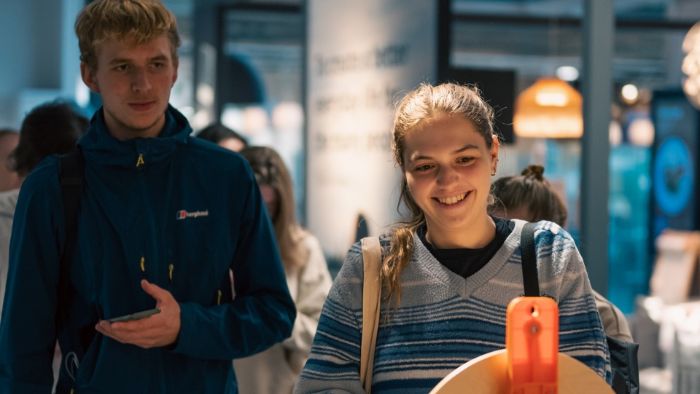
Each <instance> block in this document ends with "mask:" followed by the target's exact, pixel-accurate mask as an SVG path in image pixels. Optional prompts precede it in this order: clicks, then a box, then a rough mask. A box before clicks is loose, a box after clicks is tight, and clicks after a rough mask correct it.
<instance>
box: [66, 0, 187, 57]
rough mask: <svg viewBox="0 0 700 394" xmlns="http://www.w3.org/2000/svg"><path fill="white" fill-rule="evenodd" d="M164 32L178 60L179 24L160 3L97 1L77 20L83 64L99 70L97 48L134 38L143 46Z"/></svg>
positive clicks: (114, 0)
mask: <svg viewBox="0 0 700 394" xmlns="http://www.w3.org/2000/svg"><path fill="white" fill-rule="evenodd" d="M164 33H165V34H167V35H168V39H169V40H170V45H171V50H172V56H173V60H175V59H177V48H178V47H179V46H180V35H179V34H178V31H177V22H176V20H175V16H174V15H173V14H172V13H171V12H170V11H169V10H168V9H167V8H165V6H164V5H163V4H162V3H161V2H160V1H159V0H96V1H93V2H92V3H90V4H88V5H87V6H85V8H83V10H82V11H81V12H80V14H79V15H78V18H77V19H76V21H75V34H76V35H77V36H78V45H79V47H80V61H81V62H83V63H85V64H87V65H88V67H90V68H91V69H96V68H97V46H98V45H99V44H100V43H101V42H103V41H105V40H108V39H117V40H123V39H131V40H134V42H135V43H136V44H142V43H145V42H148V41H150V40H152V39H154V38H156V37H158V36H160V35H161V34H164Z"/></svg>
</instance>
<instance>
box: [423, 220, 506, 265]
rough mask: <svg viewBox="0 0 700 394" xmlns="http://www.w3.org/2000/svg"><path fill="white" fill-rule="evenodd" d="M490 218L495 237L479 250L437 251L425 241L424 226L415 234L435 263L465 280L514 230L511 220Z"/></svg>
mask: <svg viewBox="0 0 700 394" xmlns="http://www.w3.org/2000/svg"><path fill="white" fill-rule="evenodd" d="M492 218H493V221H494V223H495V224H496V236H495V237H494V238H493V240H492V241H491V242H489V244H488V245H486V246H484V247H483V248H479V249H466V248H459V249H438V248H436V247H434V246H433V245H432V244H431V243H430V242H428V240H426V239H425V233H426V227H425V225H423V226H421V227H419V228H418V231H417V233H418V236H419V237H420V240H421V241H422V242H423V244H424V245H425V246H426V247H427V248H428V250H429V251H430V253H431V254H432V255H433V257H435V258H436V259H437V261H439V262H440V263H441V264H442V265H444V266H445V267H447V268H449V270H450V271H452V272H454V273H455V274H457V275H460V276H462V277H463V278H467V277H469V276H471V275H474V274H475V273H477V272H478V271H479V270H480V269H481V268H483V267H484V266H485V265H486V263H488V262H489V260H491V257H493V255H495V254H496V252H497V251H498V249H499V248H500V247H501V246H502V245H503V243H504V242H505V241H506V238H508V236H509V235H510V233H511V232H513V229H514V228H515V222H513V221H512V220H508V219H502V218H497V217H492Z"/></svg>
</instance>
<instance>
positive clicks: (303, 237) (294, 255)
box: [234, 147, 331, 394]
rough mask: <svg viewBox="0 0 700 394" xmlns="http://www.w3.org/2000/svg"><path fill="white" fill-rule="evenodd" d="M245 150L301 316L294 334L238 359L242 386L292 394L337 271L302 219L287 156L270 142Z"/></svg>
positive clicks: (243, 390)
mask: <svg viewBox="0 0 700 394" xmlns="http://www.w3.org/2000/svg"><path fill="white" fill-rule="evenodd" d="M241 154H242V155H243V157H245V158H246V159H248V162H249V163H250V166H251V167H252V169H253V173H255V178H256V179H257V181H258V186H259V187H260V194H262V197H263V200H265V205H266V206H267V211H268V213H269V215H270V219H272V224H273V225H274V227H275V235H276V238H277V244H278V245H279V248H280V252H281V254H282V262H283V263H284V270H285V274H286V277H287V285H288V286H289V292H290V294H291V295H292V299H293V300H294V303H295V304H296V308H297V318H296V321H295V322H294V328H293V329H292V335H291V336H290V337H289V338H288V339H286V340H285V341H284V342H282V343H280V344H277V345H274V346H272V347H271V348H270V349H268V350H266V351H264V352H262V353H258V354H256V355H254V356H251V357H247V358H243V359H238V360H235V361H234V367H235V369H236V379H237V380H238V390H239V392H241V393H256V394H289V393H291V392H292V388H293V387H294V383H295V382H296V380H297V379H298V377H299V373H300V372H301V368H302V367H303V366H304V362H305V361H306V358H307V357H308V355H309V350H310V349H311V341H312V340H313V337H314V334H315V333H316V325H317V324H318V318H319V315H320V314H321V308H322V307H323V302H324V300H325V299H326V295H327V294H328V290H329V289H330V288H331V276H330V273H329V272H328V266H327V264H326V260H325V258H324V257H323V251H322V250H321V246H320V245H319V243H318V240H316V237H314V236H313V235H311V234H310V233H309V232H307V231H305V230H304V229H302V228H301V226H300V225H299V223H297V221H296V218H295V215H294V210H295V204H294V192H293V190H292V180H291V176H290V175H289V171H288V170H287V167H286V166H285V164H284V161H283V160H282V158H281V157H280V156H279V154H278V153H277V152H276V151H274V150H273V149H271V148H267V147H248V148H245V149H243V150H242V151H241ZM234 280H235V278H234Z"/></svg>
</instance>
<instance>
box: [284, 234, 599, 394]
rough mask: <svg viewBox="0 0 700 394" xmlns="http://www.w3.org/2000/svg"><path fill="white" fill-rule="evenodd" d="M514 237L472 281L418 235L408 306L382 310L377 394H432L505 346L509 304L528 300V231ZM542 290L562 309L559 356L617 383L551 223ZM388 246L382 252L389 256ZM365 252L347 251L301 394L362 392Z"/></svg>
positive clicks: (576, 259) (578, 273)
mask: <svg viewBox="0 0 700 394" xmlns="http://www.w3.org/2000/svg"><path fill="white" fill-rule="evenodd" d="M515 223H516V225H515V228H514V230H513V232H512V233H511V234H510V235H509V236H508V238H507V239H506V241H505V242H504V244H503V245H502V246H501V248H500V249H499V250H498V251H497V252H496V254H495V255H494V256H493V257H492V258H491V260H490V261H489V262H488V264H486V266H484V267H483V268H482V269H481V270H480V271H478V272H477V273H475V274H474V275H472V276H470V277H468V278H466V279H465V278H462V277H461V276H459V275H457V274H455V273H453V272H452V271H450V270H449V269H447V268H446V267H445V266H443V265H442V264H440V262H438V261H437V260H436V259H435V258H434V257H433V256H432V255H431V254H430V252H429V251H428V249H427V248H426V247H425V245H423V244H422V243H421V241H420V239H419V237H418V236H417V235H414V244H415V248H414V254H413V256H412V258H411V261H410V262H409V264H408V265H407V266H406V267H405V268H404V270H403V272H402V273H401V303H400V305H398V306H396V305H395V304H391V305H389V304H387V303H385V302H383V303H382V306H381V316H380V325H379V331H378V334H377V347H376V351H375V361H374V375H373V385H372V392H373V393H375V394H376V393H427V392H429V391H430V390H431V389H432V388H433V387H434V386H435V385H436V384H437V383H438V382H439V381H440V380H441V379H442V378H443V377H445V376H446V375H447V374H448V373H449V372H451V371H452V370H454V369H455V368H457V367H459V366H460V365H462V364H463V363H465V362H467V361H469V360H471V359H473V358H475V357H478V356H480V355H482V354H485V353H488V352H491V351H493V350H498V349H502V348H504V347H505V316H506V307H507V305H508V303H509V302H510V301H511V300H512V299H513V298H515V297H517V296H520V295H522V293H523V281H522V268H521V263H520V248H519V245H520V231H521V229H522V226H523V223H524V222H523V221H520V220H515ZM535 244H536V253H537V265H538V270H539V279H540V280H539V281H540V291H541V292H542V293H543V294H545V295H548V296H551V297H553V298H554V299H555V300H557V302H558V304H559V335H560V337H559V351H560V352H563V353H567V354H569V355H570V356H572V357H574V358H576V359H578V360H580V361H582V362H583V363H585V364H587V365H588V366H590V367H591V368H592V369H593V370H595V372H596V373H598V374H599V375H600V376H602V377H604V378H605V379H606V380H607V381H608V382H610V380H611V371H610V359H609V354H608V348H607V344H606V341H605V333H604V331H603V328H602V325H601V322H600V319H599V317H598V313H597V310H596V306H595V301H594V299H593V295H592V293H591V286H590V283H589V281H588V277H587V274H586V270H585V267H584V265H583V261H582V259H581V255H580V254H579V252H578V250H577V249H576V246H575V244H574V241H573V239H572V238H571V236H570V235H569V234H568V233H566V231H564V230H563V229H561V228H560V227H559V226H557V225H556V224H554V223H551V222H545V221H542V222H539V223H538V224H537V228H536V233H535ZM388 247H389V245H388V240H387V239H385V238H382V249H383V252H384V253H386V252H387V250H388ZM362 278H363V274H362V250H361V247H360V245H359V243H358V244H355V245H353V247H352V248H351V249H350V251H349V252H348V255H347V257H346V259H345V263H344V264H343V267H342V268H341V270H340V272H339V273H338V276H337V278H336V279H335V282H334V283H333V288H332V289H331V292H330V294H329V295H328V298H327V300H326V303H325V305H324V307H323V312H322V314H321V318H320V321H319V325H318V330H317V333H316V336H315V338H314V343H313V346H312V348H311V355H310V358H309V360H308V361H307V363H306V366H305V367H304V370H303V372H302V375H301V379H300V380H299V382H298V383H297V386H296V387H295V393H319V392H323V393H327V392H333V393H346V392H349V393H362V392H363V390H362V385H361V383H360V379H359V365H360V343H361V338H360V337H361V332H362Z"/></svg>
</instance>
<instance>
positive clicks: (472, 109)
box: [381, 83, 496, 303]
mask: <svg viewBox="0 0 700 394" xmlns="http://www.w3.org/2000/svg"><path fill="white" fill-rule="evenodd" d="M438 115H447V116H458V117H461V118H463V119H465V120H468V121H469V122H471V123H472V124H473V125H474V127H475V128H476V130H477V132H479V133H480V134H481V135H482V137H484V141H485V142H486V146H487V147H488V148H489V149H490V148H491V146H492V144H493V137H494V136H496V133H495V131H494V127H493V123H494V112H493V109H492V108H491V106H489V105H488V104H487V103H486V101H485V100H484V99H483V98H482V97H481V95H480V94H479V90H478V89H477V88H476V87H471V86H464V85H459V84H454V83H444V84H441V85H437V86H433V85H430V84H427V83H423V84H421V85H419V86H418V87H417V88H416V89H414V90H412V91H411V92H409V93H408V94H406V96H404V98H403V99H401V101H400V102H399V104H398V107H397V109H396V114H395V116H394V128H393V131H392V136H393V143H392V150H393V154H394V160H395V161H396V163H397V164H398V165H399V166H400V167H401V168H402V169H403V168H404V164H405V163H404V158H403V155H404V141H405V138H406V134H408V133H409V132H410V131H412V130H414V129H416V128H417V127H419V126H421V125H423V124H424V122H427V121H430V120H432V119H434V118H435V117H437V116H438ZM401 202H403V204H404V205H405V206H406V208H408V210H409V217H408V218H407V219H406V220H405V221H403V222H400V223H398V224H397V225H396V226H394V228H393V229H392V231H391V249H390V252H389V253H388V255H387V256H386V257H385V258H384V261H383V263H382V272H381V276H382V283H383V286H384V288H385V289H387V291H386V292H385V294H386V296H387V298H391V297H392V295H396V302H397V303H398V302H399V300H400V297H401V286H400V280H399V279H400V276H401V271H402V270H403V268H404V267H405V266H406V264H408V262H409V260H410V259H411V255H412V254H413V233H414V232H415V231H416V229H418V227H420V226H422V225H424V224H425V216H424V214H423V211H421V209H420V208H419V207H418V204H416V202H415V201H414V200H413V197H411V193H410V192H409V190H408V184H407V183H406V177H405V176H404V177H403V179H402V182H401V198H400V202H399V204H401Z"/></svg>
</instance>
